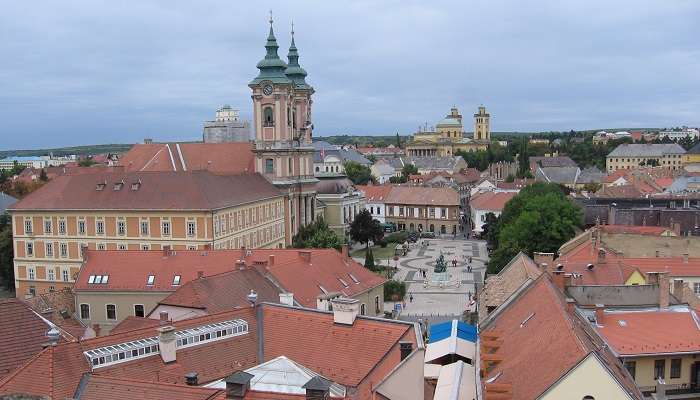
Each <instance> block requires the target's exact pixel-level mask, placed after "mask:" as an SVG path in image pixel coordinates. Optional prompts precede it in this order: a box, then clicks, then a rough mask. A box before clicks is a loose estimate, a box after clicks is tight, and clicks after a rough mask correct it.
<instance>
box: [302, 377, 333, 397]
mask: <svg viewBox="0 0 700 400" xmlns="http://www.w3.org/2000/svg"><path fill="white" fill-rule="evenodd" d="M332 383H333V382H331V381H329V380H328V379H324V378H321V377H320V376H318V375H316V376H314V377H313V378H311V379H310V380H309V381H308V382H306V383H305V384H304V386H302V388H303V389H306V400H327V399H329V398H330V395H331V384H332Z"/></svg>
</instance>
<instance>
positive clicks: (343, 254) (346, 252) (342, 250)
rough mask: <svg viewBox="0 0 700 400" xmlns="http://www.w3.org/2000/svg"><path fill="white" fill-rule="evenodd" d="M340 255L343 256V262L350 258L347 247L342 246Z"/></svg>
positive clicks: (345, 245)
mask: <svg viewBox="0 0 700 400" xmlns="http://www.w3.org/2000/svg"><path fill="white" fill-rule="evenodd" d="M340 254H341V255H342V256H343V260H347V259H348V258H350V253H349V252H348V245H347V244H344V245H343V246H342V247H341V248H340Z"/></svg>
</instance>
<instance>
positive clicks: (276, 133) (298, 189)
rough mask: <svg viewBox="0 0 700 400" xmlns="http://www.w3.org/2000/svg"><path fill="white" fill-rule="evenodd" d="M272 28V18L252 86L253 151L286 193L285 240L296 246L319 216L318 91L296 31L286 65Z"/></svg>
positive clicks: (266, 174) (260, 169)
mask: <svg viewBox="0 0 700 400" xmlns="http://www.w3.org/2000/svg"><path fill="white" fill-rule="evenodd" d="M272 24H273V20H272V14H271V15H270V32H269V34H268V36H267V43H266V44H265V51H266V54H265V58H263V59H262V60H260V62H258V64H257V68H258V70H259V71H260V72H259V73H258V76H257V77H255V79H253V80H252V81H251V82H250V84H249V85H248V86H249V87H250V89H251V91H252V96H251V98H252V100H253V125H254V127H255V144H254V149H253V152H254V153H255V170H256V172H258V173H260V174H262V175H263V176H264V177H265V178H266V179H268V180H269V181H270V182H272V184H274V185H275V186H276V187H277V188H279V189H280V190H282V191H283V192H284V193H285V194H286V202H285V203H286V206H285V221H286V226H285V238H286V243H287V244H291V242H292V236H294V235H295V234H296V233H297V232H298V231H299V228H300V227H301V226H304V225H306V224H309V223H311V222H312V221H313V220H314V219H315V213H316V191H315V183H316V182H317V179H316V178H314V175H313V155H314V148H313V147H312V145H311V138H312V131H313V124H312V123H311V104H312V101H311V95H312V94H313V93H314V89H313V88H312V87H311V86H310V85H309V84H307V83H306V71H305V70H304V69H303V68H301V66H300V65H299V53H298V50H297V48H296V44H295V42H294V28H293V27H292V41H291V45H290V47H289V54H288V60H289V64H287V63H285V62H284V61H283V60H282V59H280V57H279V55H278V54H277V50H278V48H279V46H278V45H277V39H276V38H275V33H274V31H273V26H272Z"/></svg>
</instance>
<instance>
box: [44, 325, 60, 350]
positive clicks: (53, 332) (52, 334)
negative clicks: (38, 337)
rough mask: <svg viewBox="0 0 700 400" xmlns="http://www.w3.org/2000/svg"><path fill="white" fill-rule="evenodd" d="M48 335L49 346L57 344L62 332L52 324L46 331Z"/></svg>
mask: <svg viewBox="0 0 700 400" xmlns="http://www.w3.org/2000/svg"><path fill="white" fill-rule="evenodd" d="M46 337H47V338H48V339H49V346H55V345H57V344H58V340H59V339H60V338H61V332H60V331H59V330H58V329H56V327H55V326H52V327H51V329H49V331H48V332H46Z"/></svg>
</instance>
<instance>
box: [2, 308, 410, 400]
mask: <svg viewBox="0 0 700 400" xmlns="http://www.w3.org/2000/svg"><path fill="white" fill-rule="evenodd" d="M258 316H259V318H260V319H258ZM236 318H240V319H244V320H246V321H247V322H248V329H249V331H248V333H247V334H245V335H242V336H235V337H231V338H227V339H222V340H217V341H213V342H208V343H202V344H200V345H197V346H193V347H186V348H180V349H178V350H177V360H176V361H175V362H173V363H170V364H167V365H166V364H164V363H163V362H162V359H161V357H160V356H157V355H154V356H150V357H144V358H137V359H133V360H130V361H127V362H122V363H120V364H115V365H112V366H105V367H102V368H97V369H95V370H94V371H92V374H93V376H92V377H91V378H90V379H93V378H95V377H97V376H101V377H109V378H110V379H119V380H140V381H149V382H164V383H172V384H183V383H184V376H185V374H187V373H189V372H196V373H197V374H198V379H199V383H200V384H204V383H208V382H212V381H214V380H218V379H221V378H224V377H226V376H229V375H230V374H231V373H233V372H234V371H236V370H242V369H246V368H249V367H251V366H254V365H257V364H258V363H260V362H263V361H265V360H270V359H272V358H275V357H277V356H279V355H285V356H287V357H289V358H291V359H294V360H295V361H296V362H299V363H300V364H302V365H304V366H305V367H307V368H310V369H312V370H313V371H314V372H316V373H319V374H323V375H324V376H327V377H329V378H331V379H333V380H334V381H336V382H338V383H341V384H346V385H353V384H355V385H360V386H358V390H359V391H362V392H363V393H364V389H363V388H366V387H369V386H370V385H371V384H372V383H373V382H378V381H379V380H380V379H382V378H384V376H381V375H386V374H387V373H388V372H384V371H390V370H392V369H393V368H394V367H395V366H396V365H398V363H399V362H400V357H399V352H398V348H399V341H400V340H409V341H411V342H413V343H414V349H416V341H417V340H418V339H417V338H416V335H417V334H418V333H417V332H415V330H414V325H413V324H410V323H405V322H398V321H390V320H382V319H374V318H366V317H358V318H357V319H356V320H355V323H354V324H353V325H352V326H345V325H339V324H335V323H334V322H333V315H332V313H328V312H321V311H316V310H309V309H299V308H292V307H286V306H281V305H273V304H268V303H263V304H260V305H259V306H258V308H257V309H256V308H252V307H247V308H244V309H239V310H233V311H227V312H222V313H218V314H212V315H208V316H205V317H198V318H193V319H189V320H182V321H176V322H173V323H172V325H173V326H174V327H175V328H176V329H187V328H193V327H197V326H202V325H205V324H210V323H214V322H219V321H226V320H230V319H236ZM259 326H260V327H261V328H262V329H261V330H260V331H258V327H259ZM155 335H156V331H155V330H154V329H153V328H143V329H136V330H131V331H123V332H121V333H116V334H110V335H107V336H101V337H98V338H94V339H88V340H84V341H81V342H74V343H64V344H59V345H57V346H54V347H49V348H46V349H44V350H42V351H41V353H39V354H38V355H37V356H35V357H34V358H32V359H31V360H29V361H28V362H27V363H26V364H24V365H23V366H22V367H20V368H18V369H17V370H15V371H14V372H13V373H11V374H10V375H8V376H7V377H5V378H4V379H3V380H0V394H7V393H17V392H22V393H29V394H35V395H45V396H51V398H54V399H63V398H67V397H68V398H70V397H72V396H73V394H74V392H75V390H76V388H77V387H78V384H79V382H80V380H81V378H82V377H83V376H84V374H85V373H88V372H91V371H90V369H91V367H90V365H89V363H88V361H87V359H86V358H85V356H84V355H83V352H84V351H87V350H92V349H96V348H101V347H105V346H110V345H115V344H120V343H125V342H129V341H133V340H138V339H143V338H148V337H153V336H155ZM258 335H262V336H261V337H259V336H258ZM259 340H260V342H259ZM258 351H262V352H263V354H262V356H263V357H262V359H258ZM368 377H371V381H369V380H368V379H370V378H368ZM101 384H109V383H108V382H106V381H105V382H101ZM134 390H135V389H134ZM144 390H156V388H155V387H153V388H144ZM154 393H157V392H154ZM154 396H155V394H154ZM256 396H257V397H256ZM127 398H131V397H127ZM156 398H158V397H156ZM175 398H178V397H175ZM250 398H251V399H263V398H265V399H280V400H282V399H288V398H289V399H291V398H292V397H286V396H285V395H279V396H278V395H277V394H275V396H271V397H265V395H264V394H262V393H260V394H256V395H255V396H254V395H252V394H251V397H250ZM359 398H362V399H368V398H369V396H365V395H362V396H360V397H359Z"/></svg>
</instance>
